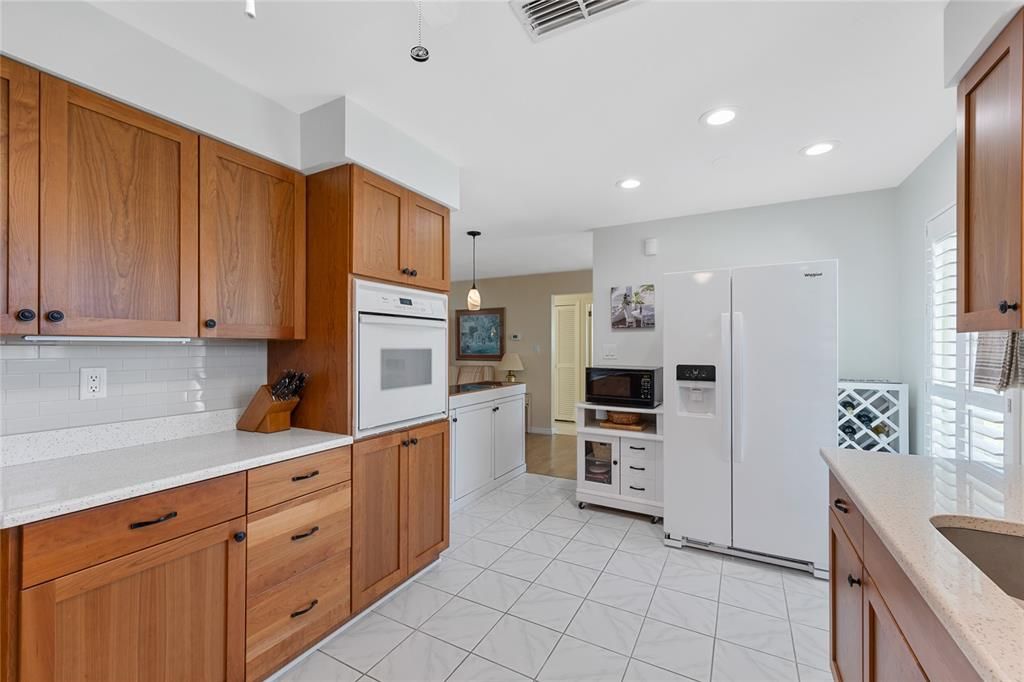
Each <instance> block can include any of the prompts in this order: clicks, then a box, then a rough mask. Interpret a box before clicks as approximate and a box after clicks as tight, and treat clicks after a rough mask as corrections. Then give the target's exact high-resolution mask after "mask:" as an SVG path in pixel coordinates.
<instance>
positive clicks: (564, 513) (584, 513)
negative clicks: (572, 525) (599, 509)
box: [551, 498, 594, 523]
mask: <svg viewBox="0 0 1024 682" xmlns="http://www.w3.org/2000/svg"><path fill="white" fill-rule="evenodd" d="M551 515H552V516H558V517H561V518H563V519H572V520H573V521H580V522H582V523H586V522H587V521H589V520H590V517H592V516H593V515H594V512H592V511H590V510H589V509H580V508H579V505H578V504H576V503H575V502H574V501H573V500H572V498H570V499H568V500H566V501H565V502H563V503H562V504H560V505H559V506H558V509H556V510H555V511H553V512H551Z"/></svg>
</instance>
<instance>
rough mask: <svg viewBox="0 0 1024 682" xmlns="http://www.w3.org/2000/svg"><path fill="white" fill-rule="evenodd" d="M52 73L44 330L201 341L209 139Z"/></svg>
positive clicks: (43, 238) (46, 114)
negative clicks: (201, 212)
mask: <svg viewBox="0 0 1024 682" xmlns="http://www.w3.org/2000/svg"><path fill="white" fill-rule="evenodd" d="M41 79H42V94H41V106H42V118H41V122H42V128H41V130H42V133H41V158H42V184H41V189H40V192H41V194H40V207H41V215H40V273H39V277H40V282H41V291H40V310H41V313H42V314H41V319H40V322H39V328H40V331H41V332H42V333H44V334H73V335H77V334H84V335H98V336H196V332H197V329H196V320H197V315H196V312H197V296H196V287H197V283H198V274H197V266H198V250H197V249H198V246H197V236H198V233H197V225H198V218H197V214H198V207H199V202H198V200H197V191H198V186H199V183H198V169H199V160H198V148H199V141H198V137H197V136H196V135H195V134H194V133H191V132H189V131H187V130H185V129H184V128H179V127H178V126H175V125H172V124H170V123H168V122H166V121H163V120H161V119H158V118H156V117H155V116H150V115H149V114H146V113H143V112H141V111H139V110H137V109H132V108H131V107H127V106H124V105H123V104H118V103H117V102H114V101H112V100H109V99H107V98H105V97H101V96H100V95H97V94H95V93H92V92H89V91H87V90H83V89H82V88H79V87H76V86H74V85H71V84H69V83H66V82H64V81H61V80H58V79H56V78H52V77H50V76H46V75H43V76H42V77H41Z"/></svg>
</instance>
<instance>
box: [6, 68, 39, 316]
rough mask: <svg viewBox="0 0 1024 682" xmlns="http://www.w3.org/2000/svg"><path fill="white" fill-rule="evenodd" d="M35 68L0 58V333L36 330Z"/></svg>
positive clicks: (36, 96)
mask: <svg viewBox="0 0 1024 682" xmlns="http://www.w3.org/2000/svg"><path fill="white" fill-rule="evenodd" d="M38 257H39V72H38V71H36V70H35V69H30V68H29V67H27V66H25V65H23V64H19V63H18V62H14V61H11V60H9V59H6V58H4V57H0V334H36V333H38V332H39V318H38V313H39V310H38V309H39V261H38Z"/></svg>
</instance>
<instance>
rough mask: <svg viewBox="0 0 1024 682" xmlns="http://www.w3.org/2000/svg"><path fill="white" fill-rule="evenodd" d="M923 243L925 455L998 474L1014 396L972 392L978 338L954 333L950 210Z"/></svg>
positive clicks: (1010, 432) (1011, 430)
mask: <svg viewBox="0 0 1024 682" xmlns="http://www.w3.org/2000/svg"><path fill="white" fill-rule="evenodd" d="M928 237H929V239H928V288H929V291H928V294H929V295H928V322H929V329H928V342H929V352H928V355H927V357H928V368H927V382H926V384H927V402H926V404H925V409H926V413H927V417H926V419H927V433H926V435H925V439H924V442H925V446H926V448H927V453H928V454H931V455H934V456H937V457H949V458H962V459H969V460H971V461H975V462H981V463H983V464H987V465H989V466H991V467H993V468H996V469H1002V468H1003V457H1004V453H1007V452H1014V450H1013V449H1012V446H1013V444H1014V443H1015V442H1016V441H1017V438H1016V436H1017V433H1016V431H1017V430H1016V423H1015V421H1014V420H1011V419H1009V418H1008V415H1009V414H1010V408H1011V406H1012V404H1013V398H1014V397H1015V392H1014V391H1007V392H1006V393H1005V394H999V393H996V392H995V391H991V390H989V389H985V388H975V387H974V386H973V384H974V376H973V373H974V355H975V352H976V349H977V344H978V335H977V333H970V334H957V332H956V261H957V253H956V210H955V207H952V208H950V209H948V210H946V211H945V212H943V213H941V214H940V215H938V216H937V217H935V218H934V219H933V220H932V221H931V222H929V224H928Z"/></svg>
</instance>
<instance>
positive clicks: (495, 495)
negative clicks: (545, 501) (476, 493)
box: [484, 490, 527, 509]
mask: <svg viewBox="0 0 1024 682" xmlns="http://www.w3.org/2000/svg"><path fill="white" fill-rule="evenodd" d="M484 499H485V500H487V501H488V502H491V503H494V504H500V505H503V506H504V507H505V508H506V509H511V508H512V507H516V506H519V505H520V504H522V503H523V502H526V500H527V496H526V495H522V494H520V493H513V492H509V491H507V490H495V491H494V492H491V493H488V494H487V495H486V496H485V497H484Z"/></svg>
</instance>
